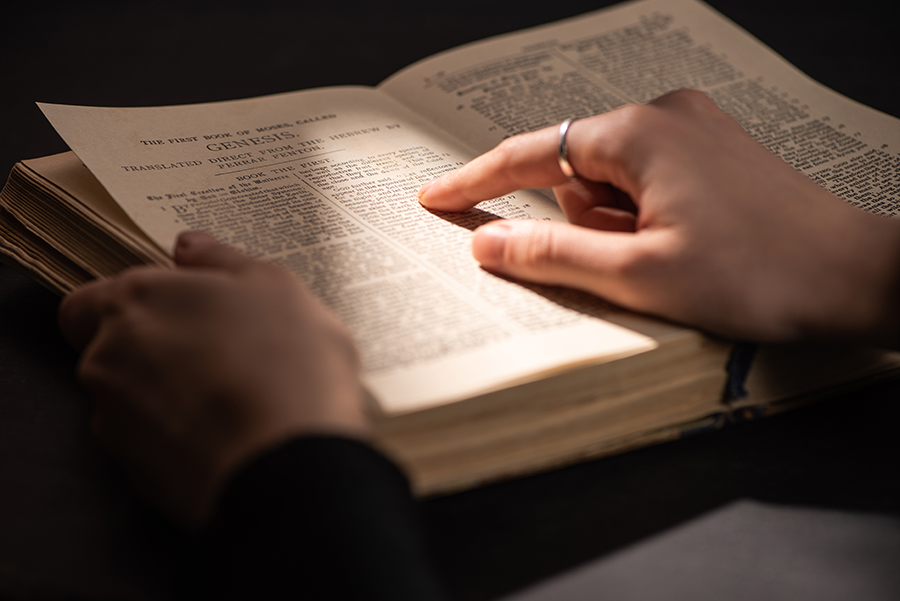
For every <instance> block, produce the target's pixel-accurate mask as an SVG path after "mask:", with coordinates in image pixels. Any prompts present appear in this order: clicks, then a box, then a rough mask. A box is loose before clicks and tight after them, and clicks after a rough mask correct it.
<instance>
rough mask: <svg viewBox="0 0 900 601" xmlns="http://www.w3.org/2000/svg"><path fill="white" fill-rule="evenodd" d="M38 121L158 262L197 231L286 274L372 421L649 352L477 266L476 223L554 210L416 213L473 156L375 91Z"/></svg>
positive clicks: (542, 206) (84, 113)
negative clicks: (320, 315)
mask: <svg viewBox="0 0 900 601" xmlns="http://www.w3.org/2000/svg"><path fill="white" fill-rule="evenodd" d="M41 108H42V110H43V111H44V112H45V114H46V115H47V116H48V118H49V119H50V120H51V122H52V123H53V125H54V127H56V129H57V131H58V132H60V134H61V135H62V136H63V138H64V139H65V140H66V142H67V143H68V144H69V146H70V147H71V148H72V150H73V151H74V152H75V153H76V154H77V155H78V157H79V158H80V159H81V160H82V161H84V163H85V164H86V165H87V166H88V168H89V169H90V170H91V171H92V173H93V174H94V175H95V176H96V177H97V179H98V180H99V181H100V182H101V183H102V184H103V185H104V187H105V188H106V189H107V190H108V191H109V193H110V195H111V196H112V197H113V198H115V199H116V201H117V202H118V203H119V204H120V205H121V206H122V207H123V209H124V210H125V211H126V212H127V213H128V214H129V215H130V216H131V218H132V219H133V220H134V221H135V222H136V223H137V224H138V225H139V226H140V227H141V228H142V229H143V230H144V231H145V232H147V234H148V235H149V236H150V237H151V238H152V239H153V240H154V241H155V242H156V243H158V244H159V245H160V246H161V247H162V248H164V249H170V248H172V245H173V243H174V241H175V238H176V236H177V234H178V233H179V232H180V231H183V230H187V229H199V230H205V231H208V232H210V233H212V234H213V235H215V236H216V237H217V238H218V239H219V240H220V241H222V242H224V243H226V244H229V245H231V246H234V247H236V248H238V249H240V250H243V251H245V252H247V253H249V254H251V255H253V256H258V257H263V258H266V259H269V260H272V261H275V262H278V263H280V264H282V265H284V266H285V267H287V268H288V269H290V270H292V271H293V272H294V273H296V274H297V275H299V276H300V277H301V278H302V279H303V280H304V281H305V282H306V283H307V284H308V285H309V287H310V288H311V289H312V291H313V293H315V294H316V295H317V296H318V297H319V298H321V299H322V300H323V301H324V302H325V303H326V304H327V305H328V306H329V307H330V308H331V309H332V310H334V311H335V313H336V314H337V315H338V317H339V318H340V319H341V320H342V321H343V322H344V323H345V324H346V325H347V326H348V328H349V329H350V331H351V332H352V333H353V335H354V338H355V339H356V341H357V343H358V345H359V347H360V351H361V354H362V360H363V367H364V374H365V378H364V379H365V382H366V384H367V387H368V388H369V390H370V392H371V393H372V394H373V396H374V397H375V398H376V399H377V401H378V402H379V404H380V406H381V408H382V409H383V410H384V411H385V412H388V413H399V412H405V411H411V410H415V409H420V408H423V407H428V406H433V405H436V404H442V403H447V402H451V401H455V400H459V399H463V398H467V397H470V396H473V395H476V394H479V393H483V392H487V391H489V390H492V389H496V388H499V387H502V386H505V385H508V384H510V383H512V382H518V381H522V380H527V379H530V378H535V377H537V376H538V375H541V374H544V373H547V372H552V371H555V370H559V369H564V368H567V367H572V366H575V365H580V364H584V363H590V362H597V361H608V360H612V359H615V358H619V357H624V356H628V355H630V354H634V353H639V352H643V351H647V350H650V349H652V348H654V347H655V342H654V341H653V340H652V339H651V338H648V337H646V336H643V335H640V334H637V333H635V332H632V331H630V330H627V329H625V328H622V327H619V326H617V325H613V324H611V323H608V322H607V321H604V320H603V319H601V318H600V317H599V316H602V315H603V314H604V313H606V312H608V310H609V309H608V308H607V307H606V306H605V305H604V304H603V303H602V302H600V301H599V300H597V299H595V298H593V297H590V296H589V295H587V294H581V293H577V292H574V291H571V290H563V289H557V288H549V287H541V286H523V285H520V284H517V283H513V282H510V281H507V280H505V279H502V278H499V277H496V276H493V275H491V274H489V273H487V272H485V271H484V270H482V269H481V268H480V267H479V266H478V265H477V264H476V263H475V261H474V260H473V259H472V257H471V252H470V248H469V247H470V238H471V233H472V230H473V229H474V228H475V227H477V226H478V225H480V224H482V223H485V222H487V221H489V220H492V219H497V218H533V219H562V218H563V216H562V214H561V212H560V210H559V208H558V207H557V206H556V205H555V203H553V202H552V201H550V200H548V199H547V198H545V197H543V196H542V195H540V194H536V193H533V192H522V193H517V194H513V195H509V196H506V197H503V198H499V199H495V200H493V201H491V202H489V203H485V204H484V205H482V206H481V207H479V208H478V209H474V210H472V211H469V212H467V213H463V214H439V213H435V212H430V211H427V210H426V209H424V208H423V207H422V206H421V205H419V203H418V202H417V200H416V197H415V193H416V191H417V190H418V188H419V187H420V186H421V185H422V184H423V183H425V182H426V181H429V180H431V179H432V178H434V177H436V176H437V175H439V174H440V173H442V172H444V171H448V170H450V169H453V168H455V167H456V166H458V165H461V164H462V163H463V162H465V161H467V160H469V159H471V158H472V155H471V153H469V152H467V151H466V150H465V148H464V147H462V146H461V145H460V144H458V143H456V142H454V141H452V140H451V139H449V138H447V137H445V136H441V135H440V134H439V133H438V132H436V131H435V130H434V129H433V128H432V127H431V126H430V125H428V124H427V123H426V122H425V121H423V120H422V119H421V118H419V117H417V116H415V115H414V114H412V113H410V112H409V111H408V110H407V109H405V108H403V107H402V106H401V105H399V104H398V103H396V102H395V101H393V100H392V99H390V98H389V97H387V96H385V95H383V94H381V93H379V92H377V91H376V90H374V89H370V88H357V87H350V88H332V89H320V90H312V91H307V92H298V93H293V94H284V95H277V96H270V97H264V98H257V99H249V100H239V101H231V102H222V103H211V104H204V105H190V106H175V107H150V108H124V109H117V108H96V107H72V106H61V105H41Z"/></svg>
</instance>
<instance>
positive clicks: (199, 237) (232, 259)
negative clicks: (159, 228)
mask: <svg viewBox="0 0 900 601" xmlns="http://www.w3.org/2000/svg"><path fill="white" fill-rule="evenodd" d="M175 263H177V264H178V265H179V266H181V267H213V268H220V269H228V270H230V271H240V270H241V269H243V268H245V267H247V266H248V265H251V264H252V263H253V259H251V258H250V257H248V256H247V255H245V254H244V253H242V252H240V251H238V250H235V249H233V248H230V247H228V246H225V245H223V244H220V243H219V242H218V241H217V240H216V239H215V238H214V237H213V236H212V235H210V234H207V233H206V232H183V233H182V234H180V235H179V236H178V240H177V241H176V242H175Z"/></svg>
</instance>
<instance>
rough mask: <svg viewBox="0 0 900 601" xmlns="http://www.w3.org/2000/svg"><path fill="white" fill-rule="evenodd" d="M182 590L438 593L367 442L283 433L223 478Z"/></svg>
mask: <svg viewBox="0 0 900 601" xmlns="http://www.w3.org/2000/svg"><path fill="white" fill-rule="evenodd" d="M197 548H198V553H197V558H198V564H197V565H196V566H195V571H194V576H193V578H191V580H192V581H193V582H191V584H190V586H189V587H188V588H189V591H190V592H189V595H188V596H190V597H191V598H197V597H201V598H210V599H282V598H294V599H330V600H331V599H366V600H369V599H391V600H392V601H395V600H396V601H399V600H404V599H415V600H416V601H427V600H431V599H444V598H445V595H444V593H443V592H442V591H441V588H440V586H439V585H438V583H437V578H436V577H435V575H434V571H433V568H432V566H431V564H430V562H429V558H428V555H427V552H426V549H425V543H424V537H423V536H422V532H421V528H420V526H419V524H418V518H417V515H416V504H415V501H414V500H413V499H412V497H411V495H410V492H409V484H408V482H407V481H406V478H405V477H404V475H403V474H402V473H401V472H400V470H399V469H398V468H397V467H396V466H395V465H394V464H393V463H391V462H390V461H388V460H387V459H386V458H385V457H383V456H382V455H381V454H379V453H378V452H376V451H375V450H374V449H372V448H371V447H369V446H367V445H365V444H363V443H361V442H357V441H353V440H348V439H343V438H331V437H304V438H297V439H295V440H292V441H290V442H288V443H286V444H284V445H282V446H280V447H278V448H276V449H274V450H272V451H270V452H268V453H266V454H265V455H263V456H261V457H259V458H257V459H256V460H255V461H253V462H252V463H251V464H250V465H248V466H246V467H245V468H243V469H242V470H241V471H240V473H238V474H237V475H236V476H235V477H234V479H233V480H232V481H231V482H230V484H229V485H228V488H227V490H226V491H225V493H224V495H223V497H222V499H221V501H220V504H219V508H218V511H217V514H216V516H215V517H214V519H213V520H212V522H211V523H210V524H209V525H208V526H207V527H206V528H205V529H204V531H203V532H202V533H200V537H199V540H198V546H197Z"/></svg>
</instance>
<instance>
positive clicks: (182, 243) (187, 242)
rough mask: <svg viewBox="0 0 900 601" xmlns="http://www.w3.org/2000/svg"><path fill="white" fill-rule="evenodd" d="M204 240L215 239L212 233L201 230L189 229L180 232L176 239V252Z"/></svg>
mask: <svg viewBox="0 0 900 601" xmlns="http://www.w3.org/2000/svg"><path fill="white" fill-rule="evenodd" d="M204 240H215V238H214V237H213V236H212V235H211V234H207V233H206V232H200V231H187V232H181V233H180V234H178V239H177V240H175V252H184V251H186V250H190V248H191V247H193V246H194V245H196V244H197V243H200V242H202V241H204Z"/></svg>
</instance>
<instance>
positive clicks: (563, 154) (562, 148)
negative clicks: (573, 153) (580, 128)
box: [557, 119, 581, 182]
mask: <svg viewBox="0 0 900 601" xmlns="http://www.w3.org/2000/svg"><path fill="white" fill-rule="evenodd" d="M573 121H575V119H566V120H565V121H563V122H562V123H560V124H559V153H558V155H557V159H558V160H559V168H560V169H561V170H562V172H563V175H565V176H566V177H568V178H569V181H572V182H577V181H580V180H581V178H580V177H578V175H577V174H576V173H575V169H573V168H572V164H571V163H570V162H569V146H568V144H567V143H566V135H568V133H569V126H571V125H572V122H573Z"/></svg>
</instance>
